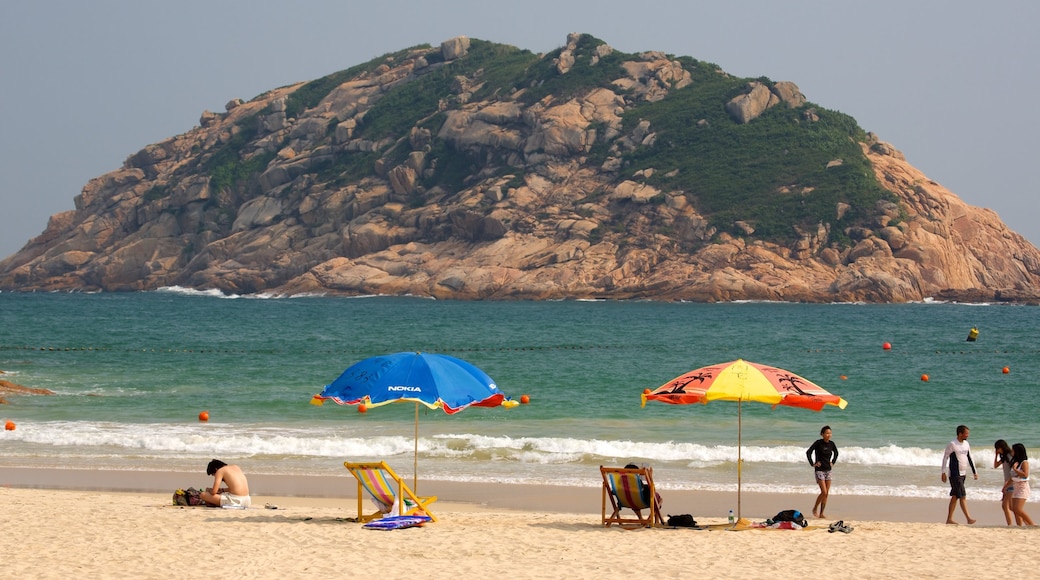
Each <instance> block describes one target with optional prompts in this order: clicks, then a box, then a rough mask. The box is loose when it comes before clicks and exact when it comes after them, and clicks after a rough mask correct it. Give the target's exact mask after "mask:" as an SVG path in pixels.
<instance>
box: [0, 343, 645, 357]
mask: <svg viewBox="0 0 1040 580" xmlns="http://www.w3.org/2000/svg"><path fill="white" fill-rule="evenodd" d="M633 348H636V345H604V344H593V345H546V346H512V347H467V348H430V349H417V350H418V351H420V352H431V353H434V352H437V353H452V352H520V351H557V350H616V349H633ZM4 350H20V351H39V352H55V353H57V352H142V353H156V354H159V353H189V354H278V355H284V354H292V353H297V352H303V351H300V350H281V349H260V350H252V349H214V348H147V347H145V348H112V347H98V346H15V345H0V351H4ZM378 350H379V349H377V348H366V349H364V350H360V349H337V350H329V349H326V350H308V351H306V352H310V353H317V354H334V355H335V354H362V355H364V354H371V353H372V352H376V351H378ZM402 350H411V349H402Z"/></svg>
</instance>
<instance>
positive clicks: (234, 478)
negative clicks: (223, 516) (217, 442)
mask: <svg viewBox="0 0 1040 580" xmlns="http://www.w3.org/2000/svg"><path fill="white" fill-rule="evenodd" d="M206 475H212V476H213V488H212V489H204V490H202V495H201V497H202V501H204V502H206V505H211V506H215V507H243V508H246V507H249V505H250V504H251V503H252V502H251V500H250V499H249V482H248V481H246V474H245V473H242V469H241V468H240V467H239V466H237V465H228V464H227V463H224V462H223V461H221V460H219V459H214V460H213V461H210V462H209V465H207V466H206ZM221 485H223V486H224V487H221Z"/></svg>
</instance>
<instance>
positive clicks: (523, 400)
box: [520, 395, 531, 405]
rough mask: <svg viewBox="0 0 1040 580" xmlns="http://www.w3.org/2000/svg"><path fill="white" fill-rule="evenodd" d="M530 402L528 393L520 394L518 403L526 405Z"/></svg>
mask: <svg viewBox="0 0 1040 580" xmlns="http://www.w3.org/2000/svg"><path fill="white" fill-rule="evenodd" d="M530 402H531V396H530V395H520V404H521V405H526V404H528V403H530Z"/></svg>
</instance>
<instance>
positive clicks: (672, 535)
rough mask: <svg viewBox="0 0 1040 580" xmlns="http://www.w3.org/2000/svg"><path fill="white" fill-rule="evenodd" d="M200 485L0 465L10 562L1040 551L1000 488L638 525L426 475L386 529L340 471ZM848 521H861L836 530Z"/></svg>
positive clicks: (676, 563)
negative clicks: (1005, 512)
mask: <svg viewBox="0 0 1040 580" xmlns="http://www.w3.org/2000/svg"><path fill="white" fill-rule="evenodd" d="M205 483H206V477H205V476H200V475H199V474H180V473H150V472H102V471H88V470H44V469H19V468H0V506H2V509H0V513H2V518H3V520H2V523H0V525H2V526H3V532H4V533H3V534H0V553H2V554H3V558H2V563H0V572H3V573H4V574H5V575H6V576H8V577H14V578H29V577H32V578H68V577H70V576H73V575H75V576H77V577H84V578H104V577H115V576H121V577H126V576H130V577H135V578H172V577H206V578H210V577H217V576H222V575H224V574H226V573H229V572H231V571H234V572H233V573H234V574H235V576H238V577H245V578H267V577H272V578H273V577H292V578H302V577H319V576H330V575H331V576H338V577H355V576H361V575H362V574H364V575H365V576H370V575H379V576H381V577H387V578H405V577H414V576H416V575H420V576H422V577H427V578H455V577H462V578H485V577H493V576H496V575H501V576H503V577H509V578H550V577H551V578H556V577H559V576H561V575H567V576H568V577H576V578H594V577H602V576H603V575H606V574H612V573H616V572H617V570H619V569H622V568H624V569H626V570H628V571H629V572H630V573H636V572H638V573H639V574H640V575H641V576H644V575H645V576H646V577H650V578H668V577H690V576H701V577H709V578H737V577H741V578H748V577H752V578H756V577H764V576H766V575H775V574H777V573H778V572H779V573H781V574H782V575H784V576H788V575H790V574H791V573H796V574H798V575H803V574H810V575H812V574H816V573H817V572H819V571H820V570H821V569H827V570H833V571H834V572H835V573H836V574H840V575H842V576H845V577H850V578H910V577H912V578H940V577H942V578H946V577H949V576H950V573H951V565H954V566H955V567H956V571H957V574H956V575H957V576H970V577H977V578H996V577H998V576H1002V577H1006V576H1008V575H1010V574H1015V575H1019V576H1021V575H1022V574H1023V573H1025V574H1026V575H1027V576H1028V575H1029V574H1030V572H1029V570H1036V569H1037V566H1038V565H1040V553H1038V552H1037V551H1036V550H1032V549H1019V548H1020V547H1022V548H1025V547H1027V546H1030V545H1031V543H1032V542H1035V541H1036V539H1037V538H1038V537H1040V536H1038V534H1040V531H1038V530H1036V529H1017V528H1007V527H1006V526H1004V525H1003V516H1002V514H1001V513H1000V510H999V505H995V504H994V503H993V502H981V501H977V502H974V503H969V507H970V509H971V510H972V515H973V516H974V517H976V518H977V519H978V520H979V521H978V523H977V524H975V525H973V526H967V525H958V526H948V525H945V524H943V523H941V522H942V521H943V520H944V519H945V508H946V500H944V499H903V498H877V497H855V496H841V495H833V494H832V498H831V504H830V505H831V507H830V508H829V511H831V512H832V514H828V515H829V516H830V517H829V518H828V519H826V520H813V519H812V518H810V524H814V525H816V526H819V527H818V528H817V529H810V530H802V531H778V530H745V531H739V532H732V531H723V530H718V529H714V530H691V529H672V528H664V529H650V530H636V531H627V530H621V529H619V528H617V527H612V528H603V527H602V526H601V525H600V502H601V499H600V492H599V489H598V488H596V487H589V488H563V487H558V488H556V487H535V486H516V485H477V484H460V483H451V482H437V481H422V480H420V481H419V486H418V487H419V489H420V491H421V493H422V494H424V495H427V494H436V495H438V496H439V497H440V499H439V500H438V501H437V502H436V503H434V504H433V508H434V513H436V515H437V516H438V518H440V521H439V522H437V523H432V524H428V525H426V526H424V527H422V528H412V529H403V530H394V531H375V530H368V529H364V528H362V527H361V525H360V524H357V523H354V522H352V521H349V520H350V519H351V518H354V517H355V516H356V515H357V502H356V495H355V485H354V480H353V479H352V478H351V477H350V476H349V475H347V474H345V473H344V475H343V476H342V477H337V476H329V477H306V478H292V477H283V476H263V475H255V476H252V477H251V478H250V484H251V488H252V492H253V502H254V503H253V507H252V508H250V509H247V510H223V509H213V508H200V507H193V508H183V507H176V506H173V505H172V502H171V497H170V496H171V494H172V491H173V490H174V489H176V488H177V487H187V486H192V485H193V486H199V485H204V484H205ZM167 489H168V491H167ZM664 497H665V499H664V502H665V504H664V510H663V511H664V513H666V514H677V513H691V514H693V515H694V517H695V518H696V519H697V521H698V522H699V523H701V524H721V523H724V522H725V513H726V512H727V511H728V509H730V507H731V506H735V500H736V498H735V494H730V493H725V492H719V493H701V492H671V493H666V494H665V496H664ZM812 501H813V496H799V495H789V496H787V495H775V494H751V493H744V494H743V495H742V496H741V511H742V515H743V516H744V518H746V519H748V520H750V521H752V522H755V521H762V520H765V519H766V518H768V517H770V516H771V515H773V514H775V513H776V512H777V511H779V510H781V509H787V508H795V509H802V510H804V511H808V509H809V508H811V506H812ZM969 502H970V489H969ZM268 504H269V505H272V506H277V508H278V509H267V508H266V507H265V506H266V505H268ZM365 505H366V510H367V509H368V507H369V504H368V502H367V501H366V502H365ZM1030 507H1032V506H1030ZM1034 517H1035V516H1034ZM958 518H961V519H962V517H961V516H960V515H958ZM836 519H842V520H844V521H845V522H846V524H848V525H851V526H853V527H854V530H853V532H852V533H849V534H844V533H830V532H828V530H827V525H828V524H829V523H830V522H832V521H834V520H836ZM962 521H963V519H962ZM995 554H996V555H995ZM784 570H787V571H788V572H783V571H784ZM791 571H796V572H791ZM828 575H830V574H828Z"/></svg>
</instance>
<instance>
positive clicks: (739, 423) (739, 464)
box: [737, 399, 744, 519]
mask: <svg viewBox="0 0 1040 580" xmlns="http://www.w3.org/2000/svg"><path fill="white" fill-rule="evenodd" d="M742 432H743V424H742V421H741V414H740V400H739V399H737V519H740V470H741V467H743V464H744V460H743V459H741V457H740V449H741V448H742V447H743V444H742V442H741V440H740V439H741V433H742Z"/></svg>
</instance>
